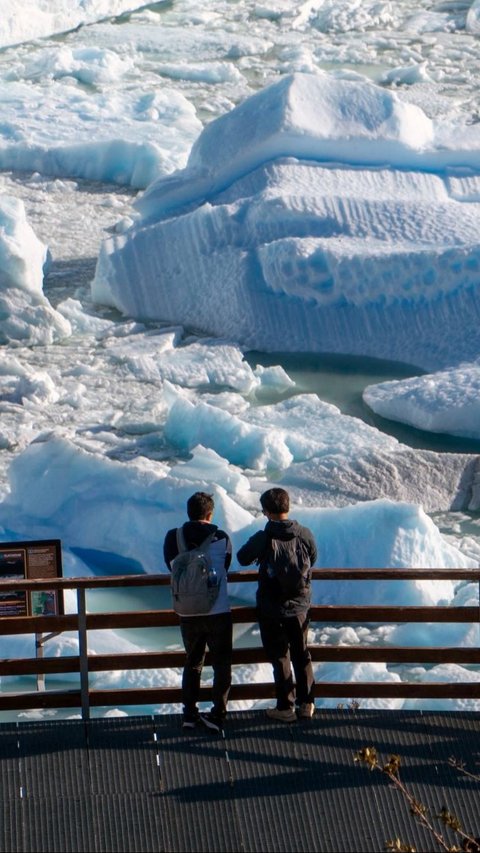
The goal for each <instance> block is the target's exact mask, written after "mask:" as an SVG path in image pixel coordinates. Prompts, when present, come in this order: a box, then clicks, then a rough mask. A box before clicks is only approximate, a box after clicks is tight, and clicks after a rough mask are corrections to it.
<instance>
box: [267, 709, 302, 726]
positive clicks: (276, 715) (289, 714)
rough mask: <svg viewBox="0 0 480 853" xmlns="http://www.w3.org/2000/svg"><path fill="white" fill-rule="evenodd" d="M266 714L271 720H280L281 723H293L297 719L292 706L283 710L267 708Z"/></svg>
mask: <svg viewBox="0 0 480 853" xmlns="http://www.w3.org/2000/svg"><path fill="white" fill-rule="evenodd" d="M266 714H267V717H269V718H270V719H271V720H280V722H281V723H294V722H295V720H296V719H297V715H296V713H295V711H294V710H293V708H286V709H285V711H281V710H280V709H279V708H267V711H266Z"/></svg>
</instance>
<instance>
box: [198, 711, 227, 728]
mask: <svg viewBox="0 0 480 853" xmlns="http://www.w3.org/2000/svg"><path fill="white" fill-rule="evenodd" d="M199 722H200V723H202V725H204V726H205V727H206V728H207V729H210V731H211V732H223V720H222V719H220V717H216V716H215V715H214V714H200V715H199Z"/></svg>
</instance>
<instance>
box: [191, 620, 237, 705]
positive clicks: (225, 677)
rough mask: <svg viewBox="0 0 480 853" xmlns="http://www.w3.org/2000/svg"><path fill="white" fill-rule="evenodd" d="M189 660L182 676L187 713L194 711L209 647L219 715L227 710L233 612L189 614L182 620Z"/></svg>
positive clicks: (215, 702) (230, 675)
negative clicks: (202, 614)
mask: <svg viewBox="0 0 480 853" xmlns="http://www.w3.org/2000/svg"><path fill="white" fill-rule="evenodd" d="M180 629H181V632H182V638H183V643H184V646H185V651H186V653H187V660H186V663H185V667H184V670H183V677H182V698H183V712H184V714H189V715H190V714H195V713H196V712H197V702H198V697H199V694H200V679H201V675H202V669H203V664H204V661H205V654H206V650H207V647H208V650H209V652H210V656H211V663H212V669H213V708H212V712H213V714H215V716H216V717H220V718H222V717H224V716H225V714H226V713H227V701H228V694H229V692H230V685H231V683H232V614H231V613H217V614H215V615H214V616H189V617H188V618H182V619H181V620H180Z"/></svg>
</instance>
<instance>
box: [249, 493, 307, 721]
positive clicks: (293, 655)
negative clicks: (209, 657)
mask: <svg viewBox="0 0 480 853" xmlns="http://www.w3.org/2000/svg"><path fill="white" fill-rule="evenodd" d="M260 504H261V506H262V511H263V514H264V515H265V516H266V517H267V519H268V521H267V524H266V526H265V528H264V530H259V531H258V532H257V533H255V534H254V535H253V536H251V537H250V539H249V540H248V542H246V543H245V544H244V545H243V546H242V547H241V548H240V550H239V551H238V553H237V559H238V562H239V563H240V565H241V566H248V565H250V564H251V563H254V562H256V563H257V564H258V566H259V571H258V589H257V609H258V623H259V627H260V636H261V638H262V643H263V647H264V649H265V652H266V654H267V657H268V660H269V661H270V663H271V664H272V667H273V678H274V682H275V693H276V697H277V705H276V707H275V708H269V709H267V712H266V713H267V716H268V717H270V718H271V719H273V720H280V721H281V722H284V723H293V722H294V721H295V720H296V719H297V715H298V717H299V718H303V719H305V718H310V717H312V716H313V714H314V712H315V702H314V693H313V690H314V676H313V668H312V660H311V656H310V652H309V650H308V647H307V634H308V625H309V609H310V584H311V567H312V566H313V565H315V561H316V559H317V547H316V544H315V540H314V537H313V534H312V531H311V530H310V529H309V528H308V527H303V526H302V525H301V524H299V523H298V522H297V521H294V520H293V519H290V518H289V517H288V514H289V511H290V497H289V494H288V492H286V491H285V489H280V488H273V489H268V491H266V492H264V493H263V494H262V495H261V497H260ZM292 666H293V671H294V673H295V682H296V684H294V682H293V677H292Z"/></svg>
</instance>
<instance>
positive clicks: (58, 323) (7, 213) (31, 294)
mask: <svg viewBox="0 0 480 853" xmlns="http://www.w3.org/2000/svg"><path fill="white" fill-rule="evenodd" d="M48 262H49V254H48V249H47V246H45V245H44V244H43V243H42V242H41V241H40V240H39V239H38V238H37V237H36V235H35V233H34V231H33V229H32V228H31V226H30V225H29V224H28V222H27V219H26V215H25V208H24V205H23V202H22V201H20V200H19V199H16V198H12V197H11V196H7V195H0V344H17V343H18V344H27V345H28V344H50V343H53V342H55V341H58V340H60V339H62V338H65V337H68V335H70V333H71V326H70V323H69V321H68V320H67V319H66V318H65V317H62V315H61V314H59V312H58V311H55V310H54V309H53V308H52V306H51V305H50V303H49V301H48V299H47V298H46V297H45V296H44V294H43V273H44V268H45V266H46V265H48Z"/></svg>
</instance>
